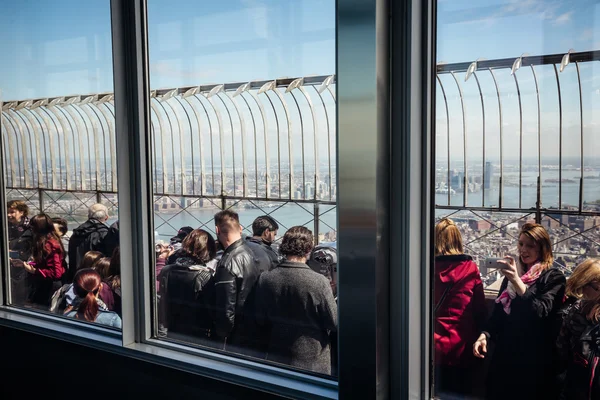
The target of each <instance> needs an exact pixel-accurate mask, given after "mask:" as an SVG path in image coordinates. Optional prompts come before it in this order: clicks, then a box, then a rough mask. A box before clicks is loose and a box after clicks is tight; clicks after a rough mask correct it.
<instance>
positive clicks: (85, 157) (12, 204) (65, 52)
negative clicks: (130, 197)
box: [0, 0, 121, 329]
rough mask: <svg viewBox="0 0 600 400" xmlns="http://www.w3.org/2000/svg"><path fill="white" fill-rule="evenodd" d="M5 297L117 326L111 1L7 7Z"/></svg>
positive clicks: (0, 78)
mask: <svg viewBox="0 0 600 400" xmlns="http://www.w3.org/2000/svg"><path fill="white" fill-rule="evenodd" d="M0 37H2V40H0V51H1V52H2V54H3V62H2V66H0V91H1V95H2V97H1V98H0V100H2V101H3V107H2V125H1V129H2V159H3V163H4V164H3V167H4V173H5V176H4V178H5V182H6V187H5V188H4V189H5V190H6V197H7V200H8V204H7V211H8V232H9V243H8V251H9V257H10V259H11V262H10V267H9V274H10V282H11V285H10V288H9V289H10V290H9V301H10V303H11V304H12V305H13V306H16V307H25V308H29V309H35V310H38V311H41V312H50V313H54V314H57V315H64V316H66V317H68V318H75V319H77V320H80V321H82V322H96V323H98V324H102V325H105V326H109V327H112V328H116V329H120V327H121V319H120V293H121V289H120V279H119V276H120V266H119V265H120V263H119V255H118V254H119V253H118V250H117V249H118V245H119V237H118V224H113V223H114V222H115V221H117V219H118V212H119V208H118V195H117V167H116V159H115V119H114V105H113V103H112V99H113V96H112V94H111V92H112V90H113V76H112V44H111V26H110V2H109V1H108V0H93V1H86V2H75V1H62V2H44V1H41V2H13V3H11V4H7V5H5V6H4V7H3V10H2V13H1V14H0Z"/></svg>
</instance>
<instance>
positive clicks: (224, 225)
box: [215, 210, 240, 235]
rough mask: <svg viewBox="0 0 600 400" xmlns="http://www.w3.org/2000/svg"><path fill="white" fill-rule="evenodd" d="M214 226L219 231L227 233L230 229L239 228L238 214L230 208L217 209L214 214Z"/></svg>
mask: <svg viewBox="0 0 600 400" xmlns="http://www.w3.org/2000/svg"><path fill="white" fill-rule="evenodd" d="M215 226H216V227H217V228H219V231H220V232H221V233H224V234H225V235H227V234H228V233H229V232H231V231H234V230H239V229H240V216H239V215H238V213H236V212H235V211H231V210H223V211H219V212H218V213H216V214H215Z"/></svg>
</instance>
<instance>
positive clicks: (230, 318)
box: [215, 239, 260, 353]
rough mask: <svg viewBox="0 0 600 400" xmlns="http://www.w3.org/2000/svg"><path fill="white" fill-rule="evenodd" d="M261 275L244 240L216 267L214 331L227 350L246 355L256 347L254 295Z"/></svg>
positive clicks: (235, 245)
mask: <svg viewBox="0 0 600 400" xmlns="http://www.w3.org/2000/svg"><path fill="white" fill-rule="evenodd" d="M259 275H260V269H259V267H258V260H257V259H256V257H255V256H254V253H253V252H252V250H251V249H250V247H248V245H247V244H246V243H245V242H244V239H239V240H238V241H236V242H234V243H233V244H231V245H230V246H229V247H227V249H225V252H224V253H223V256H222V257H221V259H220V260H219V263H218V264H217V269H216V272H215V327H216V331H217V334H218V335H219V336H220V337H221V338H222V339H224V345H225V346H226V347H225V348H226V349H228V350H231V351H237V352H242V353H246V350H249V348H250V347H251V346H253V345H256V343H255V341H256V340H257V339H258V338H256V337H254V336H255V334H256V332H255V330H254V329H253V327H252V325H253V321H254V299H253V293H254V287H255V284H256V281H257V279H258V277H259Z"/></svg>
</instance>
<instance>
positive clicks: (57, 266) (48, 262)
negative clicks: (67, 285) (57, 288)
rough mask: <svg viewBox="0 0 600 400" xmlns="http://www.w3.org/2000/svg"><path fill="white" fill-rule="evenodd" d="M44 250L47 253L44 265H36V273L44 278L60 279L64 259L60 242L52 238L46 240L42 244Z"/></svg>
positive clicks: (63, 269)
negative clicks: (43, 244)
mask: <svg viewBox="0 0 600 400" xmlns="http://www.w3.org/2000/svg"><path fill="white" fill-rule="evenodd" d="M44 250H46V252H47V253H48V256H46V259H45V265H37V266H36V268H37V269H36V273H37V274H40V275H41V276H42V277H43V278H44V279H52V280H55V279H60V278H61V277H62V276H63V274H64V273H65V268H64V265H63V263H64V259H65V256H64V254H63V251H62V249H61V248H60V244H59V243H56V241H54V240H48V241H47V242H46V245H45V246H44Z"/></svg>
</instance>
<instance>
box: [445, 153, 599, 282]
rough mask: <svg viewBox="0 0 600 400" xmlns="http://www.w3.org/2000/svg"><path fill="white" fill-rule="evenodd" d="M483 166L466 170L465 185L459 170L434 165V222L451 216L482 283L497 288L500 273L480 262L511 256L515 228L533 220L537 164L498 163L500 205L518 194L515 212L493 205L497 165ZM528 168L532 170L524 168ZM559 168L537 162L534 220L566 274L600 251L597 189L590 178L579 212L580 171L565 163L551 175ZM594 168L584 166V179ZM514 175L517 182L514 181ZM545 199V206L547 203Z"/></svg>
mask: <svg viewBox="0 0 600 400" xmlns="http://www.w3.org/2000/svg"><path fill="white" fill-rule="evenodd" d="M485 166H486V167H485V176H483V175H482V173H481V168H480V169H479V170H476V169H475V168H473V170H469V173H468V174H467V176H468V184H467V185H465V183H464V182H465V181H466V180H465V178H464V176H465V174H464V173H463V172H462V170H459V169H452V170H450V171H448V168H447V164H444V163H440V162H439V163H438V164H437V168H436V189H435V193H436V194H435V197H436V207H437V208H436V222H437V221H438V220H439V219H441V218H443V217H446V216H449V217H450V218H452V220H454V221H455V223H456V224H457V226H458V227H459V229H460V231H461V233H462V236H463V242H464V244H465V247H466V248H465V252H466V253H468V254H470V255H471V256H472V257H473V259H474V261H475V262H476V263H477V265H479V267H480V272H481V275H482V280H483V282H484V286H485V287H486V288H487V289H488V290H490V291H497V290H498V289H499V287H500V284H501V281H502V279H501V278H503V276H502V275H501V274H500V273H499V272H498V271H497V270H489V271H488V270H487V269H486V268H485V266H484V265H483V261H484V259H485V258H487V257H503V256H506V255H511V256H516V254H517V240H518V232H519V229H520V228H521V226H522V225H523V224H524V223H526V222H536V214H537V208H536V202H537V196H538V185H537V170H538V166H537V165H527V164H523V165H522V169H521V171H522V172H520V171H519V169H520V168H519V164H516V163H506V164H505V165H504V166H503V176H502V181H503V182H504V187H503V198H502V201H503V206H504V207H506V204H509V205H513V206H517V203H518V199H519V196H520V197H521V207H519V208H520V210H519V212H514V211H513V212H502V211H496V210H495V209H496V208H498V204H499V201H500V190H499V189H500V188H499V183H500V168H499V165H498V163H494V162H486V164H485ZM531 171H535V173H533V174H531V173H529V172H531ZM558 171H559V167H558V165H552V164H547V165H543V167H542V177H543V179H542V184H541V185H540V200H541V207H540V212H539V218H540V220H539V222H540V223H541V225H543V226H544V227H545V228H546V229H547V231H548V233H549V234H550V239H551V242H552V243H553V253H554V262H555V266H557V267H558V268H560V269H561V270H563V272H564V273H565V275H567V276H569V275H570V274H571V272H572V270H573V269H574V268H575V267H576V266H577V265H578V264H579V263H581V262H582V261H583V260H585V259H586V258H587V257H596V256H598V254H599V252H600V216H598V215H594V214H600V201H598V200H599V199H600V194H597V193H598V188H597V186H598V185H597V183H595V184H593V183H590V184H589V186H587V187H586V189H587V191H584V193H585V195H584V198H585V199H586V200H585V201H582V205H583V207H582V208H583V211H584V212H585V213H586V214H580V213H579V194H580V191H579V185H580V181H581V179H580V178H577V177H578V176H579V177H580V176H581V170H580V169H579V168H576V167H573V166H565V167H564V168H563V169H562V171H561V175H562V176H563V178H562V179H561V180H559V179H557V178H556V177H555V176H558ZM598 173H599V170H598V169H596V168H591V167H590V168H586V170H585V171H584V181H587V180H591V181H592V182H594V181H595V180H596V179H598V178H597V176H598ZM523 176H525V179H523ZM544 176H546V177H545V178H544ZM519 179H521V182H522V184H521V186H519V185H518V182H519ZM448 181H449V182H450V186H449V187H448V184H447V182H448ZM596 182H597V181H596ZM515 183H516V184H515ZM465 187H466V188H467V192H468V193H467V194H468V197H467V205H466V206H465V205H464V204H463V202H464V195H465V193H464V188H465ZM448 191H450V194H449V195H448ZM559 192H561V193H560V197H561V207H560V209H559V207H558V196H559ZM592 199H593V200H592ZM545 203H549V205H548V206H546V205H545ZM515 208H517V207H515Z"/></svg>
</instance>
